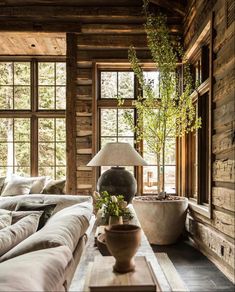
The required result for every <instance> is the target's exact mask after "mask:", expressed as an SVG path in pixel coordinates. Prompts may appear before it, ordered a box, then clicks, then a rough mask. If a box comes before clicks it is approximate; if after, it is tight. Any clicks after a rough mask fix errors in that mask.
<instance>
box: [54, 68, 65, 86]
mask: <svg viewBox="0 0 235 292" xmlns="http://www.w3.org/2000/svg"><path fill="white" fill-rule="evenodd" d="M56 85H66V63H56Z"/></svg>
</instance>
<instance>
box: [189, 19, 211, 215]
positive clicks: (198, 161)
mask: <svg viewBox="0 0 235 292" xmlns="http://www.w3.org/2000/svg"><path fill="white" fill-rule="evenodd" d="M196 43H197V46H196V47H195V48H194V50H191V55H189V56H188V58H189V59H190V61H191V63H192V72H194V77H195V85H196V88H197V89H196V90H195V91H194V92H193V94H192V98H193V100H194V105H195V108H196V112H197V115H198V116H199V117H201V122H202V125H201V128H199V129H198V130H197V131H195V132H194V133H190V134H188V136H187V143H186V148H187V151H186V153H187V157H186V173H187V179H186V193H187V194H188V196H189V198H190V199H191V202H192V203H193V202H194V203H196V204H197V205H201V206H202V207H205V208H206V209H207V212H203V214H204V215H206V216H208V217H210V216H211V210H210V198H211V95H212V78H211V76H212V74H211V68H210V64H211V62H212V60H211V58H212V57H211V56H212V54H211V53H210V52H211V50H212V47H211V30H210V22H209V23H208V24H207V25H206V27H205V29H204V31H203V32H202V33H201V35H200V36H199V41H197V42H196ZM198 64H200V66H198ZM198 76H199V78H198ZM197 78H198V79H197ZM197 211H200V210H199V209H197Z"/></svg>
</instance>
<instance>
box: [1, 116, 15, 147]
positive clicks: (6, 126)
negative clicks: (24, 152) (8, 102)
mask: <svg viewBox="0 0 235 292" xmlns="http://www.w3.org/2000/svg"><path fill="white" fill-rule="evenodd" d="M1 141H5V142H9V141H13V119H0V142H1Z"/></svg>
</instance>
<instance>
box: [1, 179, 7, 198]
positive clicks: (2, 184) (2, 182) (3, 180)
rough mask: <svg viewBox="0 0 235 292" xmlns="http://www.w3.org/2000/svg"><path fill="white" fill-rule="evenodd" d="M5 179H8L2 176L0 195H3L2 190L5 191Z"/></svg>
mask: <svg viewBox="0 0 235 292" xmlns="http://www.w3.org/2000/svg"><path fill="white" fill-rule="evenodd" d="M5 179H6V178H5V177H0V195H1V192H2V191H3V186H4V183H5Z"/></svg>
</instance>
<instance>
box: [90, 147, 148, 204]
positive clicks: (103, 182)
mask: <svg viewBox="0 0 235 292" xmlns="http://www.w3.org/2000/svg"><path fill="white" fill-rule="evenodd" d="M137 165H142V166H143V165H148V164H147V162H146V161H145V160H144V159H143V158H142V157H141V156H140V154H139V153H138V152H137V151H136V150H135V149H134V148H133V147H132V146H131V145H130V144H129V143H121V142H115V143H107V144H105V146H104V147H103V148H102V149H101V150H100V151H99V152H98V153H97V154H96V155H95V156H94V157H93V158H92V159H91V161H90V162H89V163H88V164H87V166H111V168H110V169H108V170H106V171H105V172H104V173H103V174H102V175H101V176H100V178H99V179H98V182H97V191H98V192H100V193H101V192H103V191H107V192H108V193H109V194H111V195H123V196H124V200H125V201H127V202H128V203H130V202H131V200H132V198H133V197H134V195H135V194H136V191H137V183H136V179H135V178H134V176H133V175H132V173H130V172H129V171H127V170H126V169H125V167H124V166H137Z"/></svg>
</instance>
